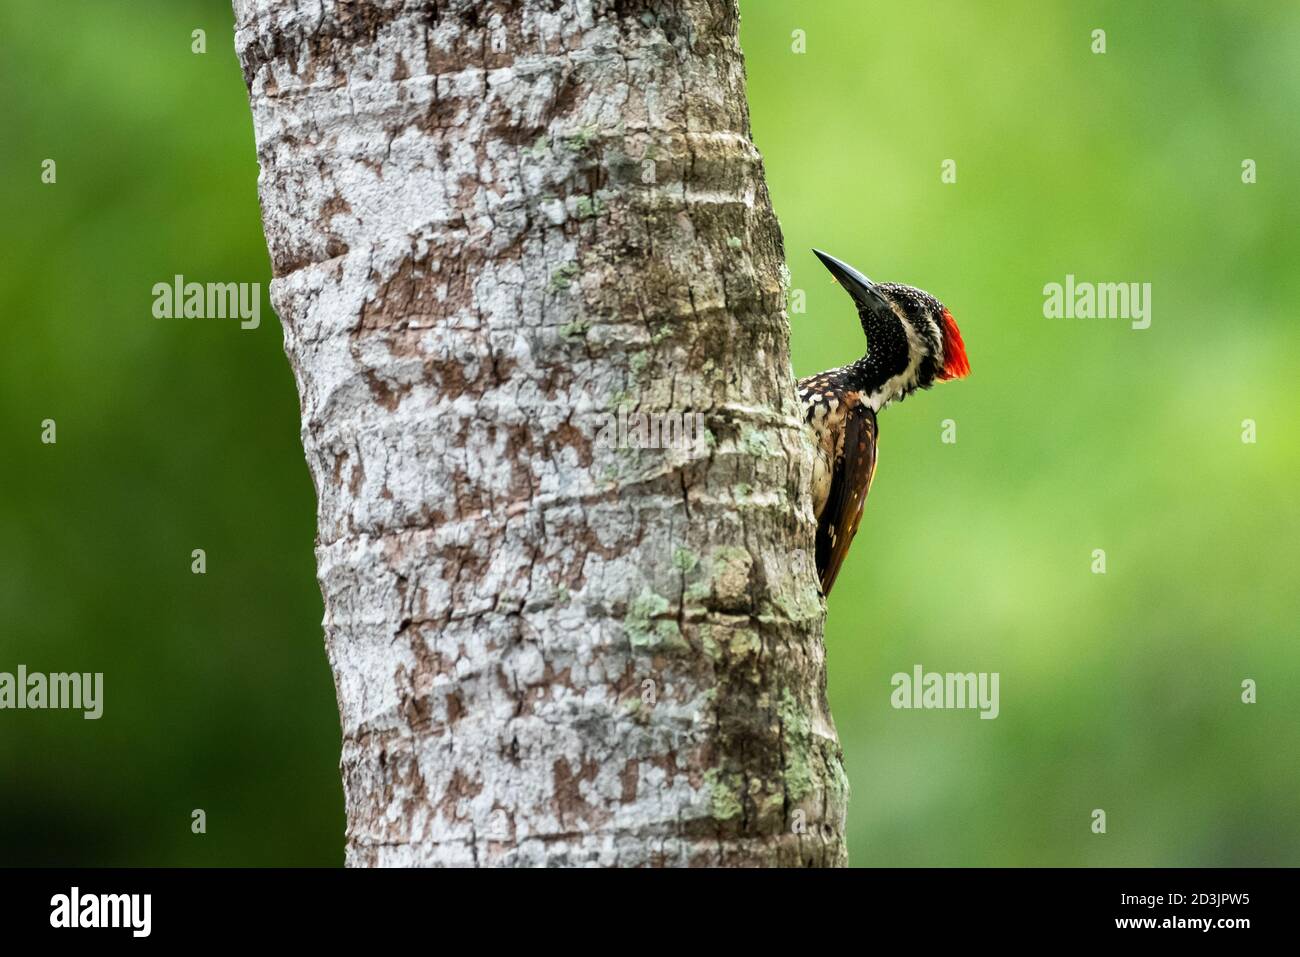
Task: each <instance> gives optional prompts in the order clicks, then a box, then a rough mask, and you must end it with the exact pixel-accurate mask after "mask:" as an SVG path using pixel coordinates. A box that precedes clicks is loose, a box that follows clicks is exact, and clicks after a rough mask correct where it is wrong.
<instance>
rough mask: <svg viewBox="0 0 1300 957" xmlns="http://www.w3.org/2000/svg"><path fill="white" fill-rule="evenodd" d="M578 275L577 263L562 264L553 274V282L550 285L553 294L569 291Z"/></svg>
mask: <svg viewBox="0 0 1300 957" xmlns="http://www.w3.org/2000/svg"><path fill="white" fill-rule="evenodd" d="M576 275H578V264H577V263H575V262H567V263H561V264H560V265H559V266H557V267H556V268H555V271H554V272H553V273H551V281H550V283H549V284H548V286H549V288H550V290H551V292H561V291H563V290H565V289H568V288H569V286H571V285H572V284H573V277H574V276H576Z"/></svg>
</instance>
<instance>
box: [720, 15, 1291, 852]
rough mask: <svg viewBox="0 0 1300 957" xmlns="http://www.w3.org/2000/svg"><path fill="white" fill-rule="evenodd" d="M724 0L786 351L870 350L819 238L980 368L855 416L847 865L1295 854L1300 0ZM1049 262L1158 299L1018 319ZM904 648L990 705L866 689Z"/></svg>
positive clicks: (846, 688) (844, 601) (847, 611)
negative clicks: (857, 476)
mask: <svg viewBox="0 0 1300 957" xmlns="http://www.w3.org/2000/svg"><path fill="white" fill-rule="evenodd" d="M741 8H742V14H743V19H742V25H741V30H742V34H741V39H742V44H743V47H744V50H745V54H746V60H747V74H748V77H749V89H750V102H751V110H752V121H753V126H754V136H755V141H756V143H757V145H758V147H759V149H760V150H761V151H762V153H763V156H764V162H765V166H766V170H767V175H768V183H769V186H770V189H771V194H772V198H773V202H774V204H775V206H776V212H777V215H778V216H779V217H780V221H781V225H782V227H783V231H784V237H785V248H786V251H787V256H788V258H789V265H790V269H791V271H792V284H793V286H794V287H796V288H802V289H804V290H805V291H806V292H807V297H808V298H807V302H808V311H807V313H806V314H803V315H796V316H792V317H791V323H792V329H793V337H794V338H793V350H794V359H795V367H796V371H797V372H798V374H799V375H809V374H811V373H814V372H817V371H820V370H822V369H826V368H830V367H832V366H836V365H841V364H843V363H845V362H848V361H851V360H853V359H855V358H857V357H858V356H859V355H861V354H862V351H863V342H862V335H861V332H860V330H859V327H858V323H857V321H856V319H855V317H854V315H853V312H852V309H851V306H850V304H849V301H848V299H847V297H846V296H845V295H844V293H843V292H842V290H840V289H839V288H838V287H837V286H835V285H834V284H833V283H832V281H831V279H830V277H829V275H828V274H827V273H826V270H825V269H824V268H823V267H822V266H821V264H820V263H818V262H817V260H816V259H815V258H814V257H813V255H812V254H811V252H810V251H809V247H812V246H816V247H818V248H821V249H825V250H827V251H829V252H831V253H833V254H834V255H837V256H840V257H841V258H844V259H846V260H848V261H849V262H850V263H852V264H853V265H855V266H857V267H859V268H860V269H862V270H863V271H864V272H865V273H866V274H867V275H869V276H871V277H872V278H874V279H878V280H894V281H899V282H906V283H910V284H913V285H917V286H920V287H922V288H925V289H928V290H929V291H931V292H933V293H935V294H936V295H937V296H939V297H940V298H941V299H942V300H944V301H945V303H946V304H947V305H948V306H949V307H950V308H951V309H952V312H953V314H954V315H955V316H956V318H957V319H958V321H959V322H960V324H961V328H962V332H963V334H964V336H965V340H966V344H967V346H968V349H969V352H970V358H971V364H972V366H973V374H972V376H971V377H970V378H969V379H967V380H965V381H961V382H955V383H946V384H942V385H940V386H938V387H937V388H935V389H934V390H932V391H930V392H927V393H923V394H921V395H918V396H915V397H913V398H911V399H909V400H908V401H907V402H905V403H903V404H901V405H898V406H895V407H893V408H890V409H888V410H886V411H885V412H884V414H883V415H882V416H881V440H880V443H881V455H880V469H879V471H878V473H877V475H876V481H875V487H874V488H873V490H872V492H871V500H870V502H869V503H868V506H867V510H866V515H865V517H864V519H863V523H862V530H861V532H860V533H859V537H858V541H857V543H856V544H855V545H854V549H853V551H852V552H851V553H850V556H849V559H848V561H847V563H846V565H845V567H844V569H843V570H842V571H841V573H840V576H839V580H838V582H837V583H836V586H835V592H834V594H833V595H832V597H831V601H830V617H829V622H828V656H829V664H828V669H829V683H830V688H829V693H830V701H831V706H832V709H833V713H834V717H835V721H836V725H837V727H838V730H839V733H840V737H841V740H842V743H843V746H844V755H845V764H846V766H847V770H848V774H849V776H850V778H851V780H852V784H853V795H854V797H853V801H852V803H851V804H850V806H849V834H850V856H851V861H852V862H854V863H857V864H876V865H938V864H959V865H980V864H1004V865H1005V864H1036V865H1062V864H1095V865H1121V866H1122V865H1232V864H1237V865H1245V864H1273V865H1296V864H1297V863H1300V817H1297V816H1296V815H1295V813H1294V805H1295V798H1294V796H1295V794H1296V793H1297V792H1298V791H1300V763H1297V762H1296V760H1295V755H1296V754H1297V753H1300V712H1298V711H1297V707H1296V704H1295V701H1294V695H1293V694H1292V693H1291V684H1292V679H1293V676H1294V675H1295V674H1296V673H1297V672H1298V671H1300V649H1298V646H1297V644H1296V640H1295V623H1296V621H1297V620H1300V598H1298V597H1297V590H1296V588H1295V569H1296V568H1297V567H1300V544H1298V543H1300V510H1297V509H1296V507H1295V502H1294V494H1295V491H1294V490H1295V476H1296V475H1297V474H1300V444H1298V443H1297V441H1296V438H1295V414H1294V410H1295V387H1294V381H1295V373H1294V370H1295V368H1296V367H1297V364H1298V363H1300V336H1297V335H1296V319H1295V314H1294V313H1295V309H1294V303H1295V302H1297V301H1300V272H1298V271H1297V270H1296V268H1295V264H1296V262H1297V261H1300V232H1297V230H1296V228H1295V219H1294V214H1293V206H1294V203H1293V198H1294V196H1295V190H1296V180H1295V176H1296V170H1297V169H1300V141H1297V139H1296V137H1295V134H1294V129H1293V125H1292V124H1291V123H1290V122H1289V120H1288V119H1287V118H1288V117H1294V116H1295V115H1297V113H1300V88H1298V87H1297V86H1296V84H1295V83H1294V82H1293V79H1294V62H1295V58H1294V51H1295V50H1296V49H1297V48H1298V47H1300V8H1297V7H1296V5H1295V4H1292V3H1284V2H1270V3H1259V4H1252V5H1251V6H1250V9H1249V10H1248V11H1247V10H1244V9H1241V8H1238V7H1235V6H1220V7H1210V6H1205V7H1199V8H1198V9H1197V12H1196V15H1195V16H1188V15H1187V13H1188V11H1186V10H1184V9H1183V8H1182V7H1181V6H1180V5H1178V4H1116V3H1105V4H1102V5H1100V6H1098V5H1095V4H1094V5H1078V4H1066V3H1042V2H1038V0H1013V2H1012V3H1011V4H1010V5H1009V6H1007V5H1002V6H1000V7H999V8H998V13H997V15H996V16H995V15H992V14H991V13H990V10H989V8H987V7H985V6H982V5H979V4H960V3H941V4H939V5H937V6H935V7H933V8H931V7H930V6H926V7H918V5H916V4H912V3H901V2H893V3H879V4H852V3H825V4H806V5H802V6H800V7H799V8H798V9H797V11H796V10H794V9H793V8H791V7H789V6H787V5H783V4H774V3H764V2H759V0H750V2H742V4H741ZM1095 27H1102V28H1104V29H1106V31H1107V35H1108V42H1107V48H1108V50H1109V52H1108V53H1106V54H1104V55H1094V54H1093V53H1091V52H1090V45H1091V31H1092V29H1093V28H1095ZM795 28H799V29H802V30H804V31H806V34H807V53H805V54H795V53H792V52H791V49H790V42H791V41H790V33H791V30H793V29H795ZM864 50H869V51H870V55H869V56H868V55H864V53H863V51H864ZM949 158H951V159H955V160H956V162H957V182H956V183H955V184H951V185H945V184H943V183H941V182H940V172H941V169H940V164H941V163H942V161H943V160H945V159H949ZM1246 158H1252V159H1254V160H1256V161H1257V163H1258V167H1259V181H1258V183H1257V184H1256V185H1244V184H1243V183H1242V182H1241V162H1242V160H1243V159H1246ZM1067 272H1069V273H1074V274H1075V275H1076V276H1077V277H1078V278H1080V279H1085V280H1093V281H1142V282H1150V283H1152V285H1153V296H1152V299H1153V309H1154V312H1153V322H1152V326H1151V328H1150V329H1147V330H1143V331H1134V330H1131V329H1129V328H1128V324H1127V323H1125V322H1123V321H1112V320H1077V321H1068V320H1048V319H1045V318H1043V315H1042V305H1043V295H1042V288H1043V286H1044V285H1045V284H1046V283H1048V282H1062V281H1063V280H1064V277H1065V274H1066V273H1067ZM947 418H952V419H954V420H955V421H956V422H957V423H958V425H959V430H958V435H959V441H958V442H957V444H955V445H952V444H949V445H945V444H942V443H941V442H940V433H941V425H940V423H941V422H942V420H944V419H947ZM1245 418H1253V419H1255V420H1257V421H1258V423H1259V440H1258V443H1257V444H1255V445H1243V444H1242V442H1241V440H1240V433H1241V422H1242V420H1243V419H1245ZM1094 548H1105V549H1106V550H1107V555H1108V571H1107V574H1105V575H1093V574H1091V573H1090V570H1089V566H1090V562H1091V552H1092V549H1094ZM918 662H920V663H922V664H924V665H925V666H926V667H927V668H933V669H937V670H961V671H968V670H983V671H998V672H1000V673H1001V696H1002V711H1001V715H1000V716H999V717H998V718H997V719H996V720H993V721H980V720H978V719H976V718H975V717H974V714H973V713H970V712H946V711H931V712H918V711H895V710H893V709H892V708H891V707H890V704H889V692H890V683H889V682H890V677H891V675H892V674H893V673H895V672H898V671H907V670H910V669H911V667H912V666H913V665H914V664H916V663H918ZM1247 677H1254V678H1256V679H1257V680H1258V681H1259V682H1260V688H1261V695H1260V700H1259V703H1258V704H1256V705H1245V704H1242V703H1240V683H1241V680H1242V679H1243V678H1247ZM1266 688H1271V694H1268V695H1266V694H1264V692H1263V690H1262V689H1266ZM1098 807H1100V808H1105V809H1107V811H1108V817H1109V823H1110V828H1109V833H1108V834H1107V835H1105V836H1096V835H1093V834H1091V833H1090V831H1089V829H1088V824H1089V821H1090V819H1089V816H1088V815H1089V813H1090V812H1091V810H1092V809H1093V808H1098Z"/></svg>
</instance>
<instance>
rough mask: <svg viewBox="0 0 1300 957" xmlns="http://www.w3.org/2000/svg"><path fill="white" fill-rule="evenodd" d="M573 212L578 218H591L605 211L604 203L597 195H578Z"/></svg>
mask: <svg viewBox="0 0 1300 957" xmlns="http://www.w3.org/2000/svg"><path fill="white" fill-rule="evenodd" d="M573 212H574V214H575V215H576V216H577V217H578V218H579V219H591V218H593V217H595V216H599V215H601V214H602V213H603V212H605V203H604V201H603V200H602V199H601V198H600V197H599V196H579V197H578V198H577V200H576V201H575V202H574V204H573Z"/></svg>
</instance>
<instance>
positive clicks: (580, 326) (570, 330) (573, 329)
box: [560, 319, 591, 339]
mask: <svg viewBox="0 0 1300 957" xmlns="http://www.w3.org/2000/svg"><path fill="white" fill-rule="evenodd" d="M590 328H591V323H590V322H587V321H586V320H585V319H574V320H573V321H572V322H566V323H565V324H564V325H562V326H560V338H561V339H581V338H582V337H583V336H585V335H586V334H587V331H588V330H589V329H590Z"/></svg>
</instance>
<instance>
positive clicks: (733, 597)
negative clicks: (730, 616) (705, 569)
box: [711, 545, 754, 608]
mask: <svg viewBox="0 0 1300 957" xmlns="http://www.w3.org/2000/svg"><path fill="white" fill-rule="evenodd" d="M753 566H754V559H753V557H752V556H751V555H750V554H749V552H747V551H746V550H745V549H743V548H735V547H734V546H730V545H724V546H722V547H721V548H719V549H717V550H715V551H714V553H713V564H712V576H711V577H712V583H713V594H714V595H715V596H716V597H717V599H718V605H719V607H721V608H737V607H740V606H742V605H744V604H745V602H746V601H747V600H748V597H749V573H750V570H751V569H752V568H753Z"/></svg>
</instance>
